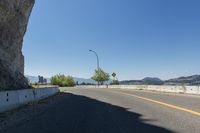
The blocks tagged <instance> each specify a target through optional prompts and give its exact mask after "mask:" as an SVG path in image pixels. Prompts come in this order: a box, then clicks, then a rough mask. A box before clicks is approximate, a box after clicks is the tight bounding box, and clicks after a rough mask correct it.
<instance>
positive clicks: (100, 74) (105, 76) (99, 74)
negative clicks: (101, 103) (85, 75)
mask: <svg viewBox="0 0 200 133" xmlns="http://www.w3.org/2000/svg"><path fill="white" fill-rule="evenodd" d="M92 79H93V80H95V81H97V82H98V84H99V83H100V84H101V85H103V83H104V82H105V81H108V80H109V79H110V75H109V73H106V72H105V71H103V70H102V69H101V68H99V69H96V70H95V73H94V75H93V76H92Z"/></svg>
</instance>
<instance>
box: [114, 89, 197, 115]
mask: <svg viewBox="0 0 200 133" xmlns="http://www.w3.org/2000/svg"><path fill="white" fill-rule="evenodd" d="M112 92H114V93H118V94H123V95H127V96H131V97H135V98H138V99H142V100H145V101H149V102H152V103H157V104H160V105H163V106H167V107H170V108H173V109H177V110H181V111H184V112H187V113H190V114H193V115H196V116H200V112H196V111H193V110H190V109H187V108H183V107H180V106H176V105H172V104H168V103H164V102H160V101H156V100H153V99H149V98H145V97H141V96H138V95H134V94H128V93H124V92H116V91H112Z"/></svg>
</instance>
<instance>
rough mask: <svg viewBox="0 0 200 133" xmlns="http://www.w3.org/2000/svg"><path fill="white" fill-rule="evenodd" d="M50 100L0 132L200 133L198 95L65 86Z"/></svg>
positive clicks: (199, 100) (199, 103) (199, 101)
mask: <svg viewBox="0 0 200 133" xmlns="http://www.w3.org/2000/svg"><path fill="white" fill-rule="evenodd" d="M57 99H59V100H57ZM54 100H55V101H56V100H57V102H54V103H53V104H51V105H50V106H48V107H44V108H46V109H44V110H43V111H41V112H40V113H35V115H33V116H32V117H31V118H30V119H29V120H27V121H21V122H18V123H16V124H14V125H12V126H10V127H9V128H7V129H5V130H4V131H3V133H200V97H199V96H188V95H179V94H165V93H155V92H145V91H132V90H120V89H97V88H96V89H94V88H65V89H62V94H60V95H59V96H57V98H55V99H54ZM36 109H37V107H36ZM29 113H30V114H31V112H29Z"/></svg>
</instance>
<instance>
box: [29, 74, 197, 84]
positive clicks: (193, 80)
mask: <svg viewBox="0 0 200 133" xmlns="http://www.w3.org/2000/svg"><path fill="white" fill-rule="evenodd" d="M25 76H26V78H28V79H29V81H30V82H32V83H36V82H38V77H36V76H29V75H25ZM73 78H74V81H75V82H78V83H79V84H81V83H86V84H95V83H96V82H95V81H94V80H92V79H85V78H77V77H73ZM46 79H47V82H48V83H50V78H46ZM111 82H112V80H109V81H108V82H106V84H109V83H111ZM120 84H122V85H181V84H186V85H197V84H198V85H199V84H200V75H192V76H187V77H179V78H173V79H169V80H161V79H159V78H156V77H146V78H144V79H142V80H123V81H120Z"/></svg>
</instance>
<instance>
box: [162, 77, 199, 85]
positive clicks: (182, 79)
mask: <svg viewBox="0 0 200 133" xmlns="http://www.w3.org/2000/svg"><path fill="white" fill-rule="evenodd" d="M165 83H166V84H183V83H184V84H189V85H195V84H199V83H200V75H192V76H187V77H179V78H174V79H169V80H166V81H165Z"/></svg>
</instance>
